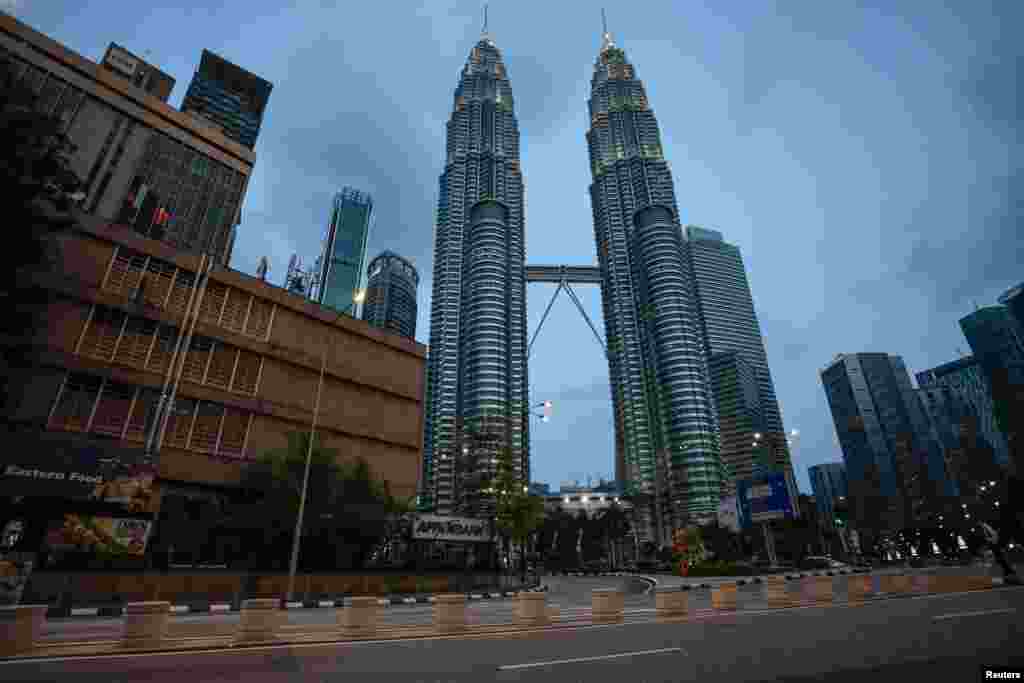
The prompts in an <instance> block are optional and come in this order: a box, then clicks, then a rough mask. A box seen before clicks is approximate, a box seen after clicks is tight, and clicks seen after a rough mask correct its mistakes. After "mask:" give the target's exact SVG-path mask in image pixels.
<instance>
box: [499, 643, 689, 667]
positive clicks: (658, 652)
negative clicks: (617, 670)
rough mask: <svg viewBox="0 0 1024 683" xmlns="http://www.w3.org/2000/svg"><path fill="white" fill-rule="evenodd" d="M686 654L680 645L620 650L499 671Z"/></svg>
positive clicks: (508, 665)
mask: <svg viewBox="0 0 1024 683" xmlns="http://www.w3.org/2000/svg"><path fill="white" fill-rule="evenodd" d="M667 654H684V653H683V649H682V648H680V647H663V648H660V649H658V650H637V651H635V652H618V653H616V654H611V655H595V656H593V657H573V658H571V659H549V660H547V661H545V662H527V663H526V664H503V665H501V666H499V667H498V671H515V670H517V669H538V668H541V667H545V666H555V665H557V664H580V663H583V662H600V661H604V660H606V659H621V658H623V657H640V656H643V655H667Z"/></svg>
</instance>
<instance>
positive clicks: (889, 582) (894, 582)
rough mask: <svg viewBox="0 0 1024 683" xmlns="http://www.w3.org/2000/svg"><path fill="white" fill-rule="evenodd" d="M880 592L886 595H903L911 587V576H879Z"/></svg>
mask: <svg viewBox="0 0 1024 683" xmlns="http://www.w3.org/2000/svg"><path fill="white" fill-rule="evenodd" d="M878 589H879V592H881V593H885V594H886V595H902V594H904V593H909V592H910V589H911V583H910V577H909V576H906V575H905V574H885V575H883V576H880V577H878Z"/></svg>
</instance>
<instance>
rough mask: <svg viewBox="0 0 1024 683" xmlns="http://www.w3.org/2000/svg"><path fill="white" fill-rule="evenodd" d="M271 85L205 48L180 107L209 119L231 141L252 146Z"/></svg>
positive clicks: (261, 120)
mask: <svg viewBox="0 0 1024 683" xmlns="http://www.w3.org/2000/svg"><path fill="white" fill-rule="evenodd" d="M271 88H273V86H272V85H271V84H270V83H269V82H268V81H265V80H263V79H262V78H260V77H259V76H256V75H255V74H252V73H249V72H248V71H246V70H245V69H243V68H241V67H239V66H236V65H234V64H232V63H231V62H229V61H227V60H226V59H224V58H223V57H221V56H219V55H217V54H215V53H213V52H210V51H209V50H203V56H202V59H201V60H200V62H199V69H198V70H197V71H196V73H195V75H194V76H192V82H191V83H189V85H188V90H187V91H186V93H185V99H184V100H183V101H182V103H181V110H182V111H183V112H185V113H191V114H194V115H196V116H199V117H201V118H204V119H206V120H207V121H209V122H211V123H213V124H214V125H216V126H217V127H218V128H220V129H221V130H222V131H223V132H224V134H225V135H227V136H228V137H229V138H231V139H232V140H235V141H236V142H238V143H239V144H241V145H244V146H246V147H248V148H249V149H252V148H253V147H255V146H256V138H257V136H259V134H260V126H261V125H262V124H263V112H264V110H265V109H266V107H267V100H268V99H269V97H270V90H271Z"/></svg>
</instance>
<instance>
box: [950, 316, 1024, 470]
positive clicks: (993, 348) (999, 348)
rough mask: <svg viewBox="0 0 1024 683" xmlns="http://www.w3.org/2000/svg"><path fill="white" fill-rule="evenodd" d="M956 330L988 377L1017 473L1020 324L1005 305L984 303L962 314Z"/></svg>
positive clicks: (1022, 447) (1022, 427)
mask: <svg viewBox="0 0 1024 683" xmlns="http://www.w3.org/2000/svg"><path fill="white" fill-rule="evenodd" d="M960 329H961V330H963V333H964V336H965V337H966V338H967V343H968V344H970V346H971V350H972V351H974V357H975V358H977V359H978V364H979V365H980V366H981V368H982V370H984V372H985V376H986V378H987V379H988V383H989V387H990V388H991V390H992V403H993V406H994V408H995V414H996V422H997V423H998V424H999V427H1000V430H1001V431H1002V432H1003V433H1004V434H1005V435H1006V440H1007V446H1008V449H1009V454H1010V467H1011V468H1012V469H1014V470H1015V471H1018V472H1019V471H1020V470H1019V468H1020V467H1021V466H1022V465H1021V457H1022V453H1021V452H1022V451H1024V434H1022V431H1024V325H1021V324H1020V323H1019V322H1018V320H1017V319H1016V318H1015V317H1014V316H1013V313H1012V312H1011V310H1010V308H1009V307H1007V306H985V307H983V308H979V309H978V310H976V311H974V312H973V313H971V314H970V315H967V316H964V317H963V318H962V319H961V320H960Z"/></svg>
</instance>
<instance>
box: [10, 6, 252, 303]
mask: <svg viewBox="0 0 1024 683" xmlns="http://www.w3.org/2000/svg"><path fill="white" fill-rule="evenodd" d="M105 58H106V62H105V63H104V64H97V63H96V62H92V61H90V60H88V59H85V58H83V57H82V56H81V55H78V54H76V53H75V52H73V51H72V50H69V49H66V48H64V47H62V46H61V45H59V44H58V43H56V42H54V41H52V40H50V39H49V38H47V37H46V36H43V35H42V34H40V33H37V32H36V31H34V30H32V29H31V28H29V27H28V26H26V25H25V24H22V23H21V22H19V21H17V20H16V19H14V18H13V17H10V16H8V15H5V14H2V13H0V62H2V63H3V64H4V66H5V68H7V69H9V71H10V76H11V79H12V81H13V82H12V83H11V84H12V85H13V84H14V83H22V84H24V85H26V86H27V87H28V88H29V89H31V90H32V91H34V92H35V93H37V94H38V96H39V99H38V101H37V106H38V108H39V110H40V111H42V112H44V113H48V114H52V115H54V116H56V117H57V118H58V119H60V120H61V121H62V122H63V125H64V132H65V133H66V134H67V136H68V138H69V139H70V140H71V142H72V143H73V144H74V145H75V146H76V149H75V152H74V154H73V155H72V156H71V158H70V166H71V168H72V170H73V171H74V172H75V173H76V174H77V175H78V177H79V178H81V179H82V181H83V183H84V188H83V189H84V191H85V193H86V196H85V199H84V200H83V201H82V202H81V203H80V206H81V208H82V210H83V211H84V212H85V213H87V214H90V215H92V216H96V217H98V218H101V219H102V220H103V221H104V222H105V223H107V224H110V225H111V226H118V227H116V228H114V227H112V228H111V229H119V228H120V227H128V228H130V229H132V230H134V231H135V232H137V233H138V234H140V235H142V236H144V237H149V238H151V239H156V240H160V241H162V242H164V243H165V244H168V245H170V246H171V247H173V248H175V249H180V250H184V251H192V252H199V253H204V254H208V255H210V256H211V257H212V259H213V261H214V262H215V263H218V264H223V263H226V262H227V259H226V256H227V253H228V251H229V242H230V236H231V234H232V232H233V231H234V229H235V226H236V225H237V224H238V220H239V217H240V215H241V205H242V202H243V200H244V198H245V191H246V188H247V186H248V177H249V174H250V173H251V172H252V168H253V164H254V163H255V160H256V157H255V155H254V154H253V153H252V150H249V149H246V148H244V147H242V146H241V145H239V144H237V143H236V142H235V141H233V140H230V139H228V138H226V137H225V136H224V135H223V134H221V133H219V132H217V131H215V130H213V129H211V128H210V127H209V126H205V125H201V124H200V123H198V122H197V119H195V118H194V117H192V116H189V115H186V114H182V113H181V112H179V111H177V110H176V109H174V108H172V107H170V106H169V105H167V104H166V103H165V102H163V101H162V98H163V95H164V94H165V93H169V89H170V87H171V85H172V84H173V80H169V77H167V76H166V74H161V73H160V72H159V70H156V69H154V68H153V67H152V66H151V65H148V64H146V63H145V62H143V61H142V60H138V59H137V58H135V57H134V56H133V55H131V54H130V53H128V52H127V51H125V50H123V49H122V48H119V47H118V46H116V45H111V46H110V48H109V49H108V50H107V53H106V56H105ZM132 60H134V61H132ZM143 70H145V72H146V73H147V75H146V76H145V77H144V78H143V79H142V81H141V87H138V86H136V85H135V81H134V77H135V76H137V75H138V74H139V73H142V72H143ZM129 73H131V74H132V79H133V80H132V81H131V83H130V84H129V83H127V82H126V79H128V78H129V76H128V74H129ZM154 73H156V75H155V76H154V75H153V74H154ZM143 88H150V90H149V91H147V90H144V89H143ZM146 92H150V94H152V95H153V97H146ZM143 260H144V259H143ZM165 277H166V275H165V274H161V273H159V272H156V271H154V272H153V280H154V281H155V282H161V283H162V282H165Z"/></svg>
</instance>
